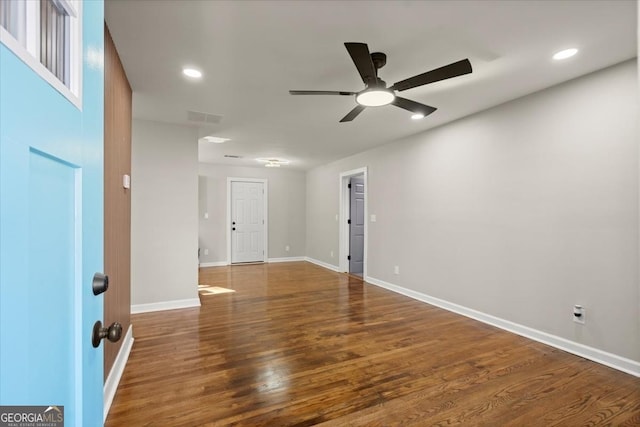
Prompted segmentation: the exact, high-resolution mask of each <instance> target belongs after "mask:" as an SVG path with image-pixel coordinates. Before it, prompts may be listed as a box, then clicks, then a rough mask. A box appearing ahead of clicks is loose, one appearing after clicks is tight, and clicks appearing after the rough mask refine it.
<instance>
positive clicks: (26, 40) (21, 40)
mask: <svg viewBox="0 0 640 427" xmlns="http://www.w3.org/2000/svg"><path fill="white" fill-rule="evenodd" d="M81 8H82V2H81V1H80V0H0V42H2V43H3V44H4V45H5V46H6V47H7V48H9V49H10V50H12V51H13V53H15V54H16V55H17V56H18V57H19V58H20V59H21V60H22V61H23V62H25V63H26V64H27V65H29V66H30V67H31V68H32V69H33V70H34V71H35V72H36V73H38V74H39V75H40V76H41V77H42V78H43V79H44V80H46V81H47V82H48V83H49V84H51V86H53V87H54V88H55V89H56V90H58V91H59V92H60V93H62V94H63V95H64V96H65V97H67V99H69V101H71V102H72V103H73V104H74V105H76V107H78V108H79V109H81V108H82V102H81V99H82V93H81V90H82V19H81V17H82V10H81Z"/></svg>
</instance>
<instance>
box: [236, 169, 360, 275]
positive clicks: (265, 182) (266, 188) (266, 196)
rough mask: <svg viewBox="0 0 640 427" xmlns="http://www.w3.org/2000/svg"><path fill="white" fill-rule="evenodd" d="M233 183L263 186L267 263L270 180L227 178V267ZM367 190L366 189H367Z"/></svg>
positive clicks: (264, 239) (263, 258) (266, 255)
mask: <svg viewBox="0 0 640 427" xmlns="http://www.w3.org/2000/svg"><path fill="white" fill-rule="evenodd" d="M232 182H259V183H261V184H262V188H263V189H264V197H263V198H262V199H263V200H262V202H263V207H262V216H263V218H264V230H263V231H264V234H263V236H262V237H263V238H262V245H263V248H262V249H263V251H264V255H263V257H262V262H267V260H268V259H269V253H268V250H267V249H268V248H269V210H268V207H269V185H268V182H269V180H268V179H266V178H264V179H263V178H234V177H227V221H226V224H227V225H226V227H227V265H231V183H232ZM365 190H366V188H365Z"/></svg>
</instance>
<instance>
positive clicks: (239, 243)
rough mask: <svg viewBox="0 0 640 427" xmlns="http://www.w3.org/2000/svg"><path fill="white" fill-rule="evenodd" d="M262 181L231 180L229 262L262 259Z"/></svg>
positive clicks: (263, 229) (263, 231) (263, 230)
mask: <svg viewBox="0 0 640 427" xmlns="http://www.w3.org/2000/svg"><path fill="white" fill-rule="evenodd" d="M264 235H265V221H264V183H263V182H245V181H231V263H232V264H234V263H241V262H261V261H264V260H265V259H264V256H265V251H264Z"/></svg>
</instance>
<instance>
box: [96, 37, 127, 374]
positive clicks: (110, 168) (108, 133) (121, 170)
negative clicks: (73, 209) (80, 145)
mask: <svg viewBox="0 0 640 427" xmlns="http://www.w3.org/2000/svg"><path fill="white" fill-rule="evenodd" d="M125 174H126V175H129V176H131V86H130V85H129V81H128V80H127V76H126V74H125V72H124V68H123V67H122V63H121V62H120V57H119V56H118V52H117V50H116V47H115V45H114V43H113V39H112V38H111V34H110V33H109V29H108V28H107V26H106V25H105V27H104V268H105V273H106V274H107V275H108V276H109V289H108V290H107V292H105V294H104V324H105V325H107V326H108V325H110V324H111V323H113V322H119V323H120V324H121V325H122V334H123V337H122V338H124V334H125V333H126V332H127V330H128V329H129V324H130V322H131V191H130V190H127V189H125V188H124V187H123V185H122V179H123V176H124V175H125ZM122 338H121V339H120V341H119V342H117V343H112V342H109V341H108V340H104V344H103V345H104V377H105V379H106V378H107V376H108V375H109V372H111V368H112V367H113V363H114V361H115V359H116V356H117V355H118V351H120V347H121V345H122V341H123V339H122Z"/></svg>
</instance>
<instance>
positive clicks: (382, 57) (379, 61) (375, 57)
mask: <svg viewBox="0 0 640 427" xmlns="http://www.w3.org/2000/svg"><path fill="white" fill-rule="evenodd" d="M371 60H372V61H373V66H374V67H376V70H379V69H380V68H382V67H384V66H385V65H386V63H387V55H386V54H384V53H382V52H373V53H372V54H371Z"/></svg>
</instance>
